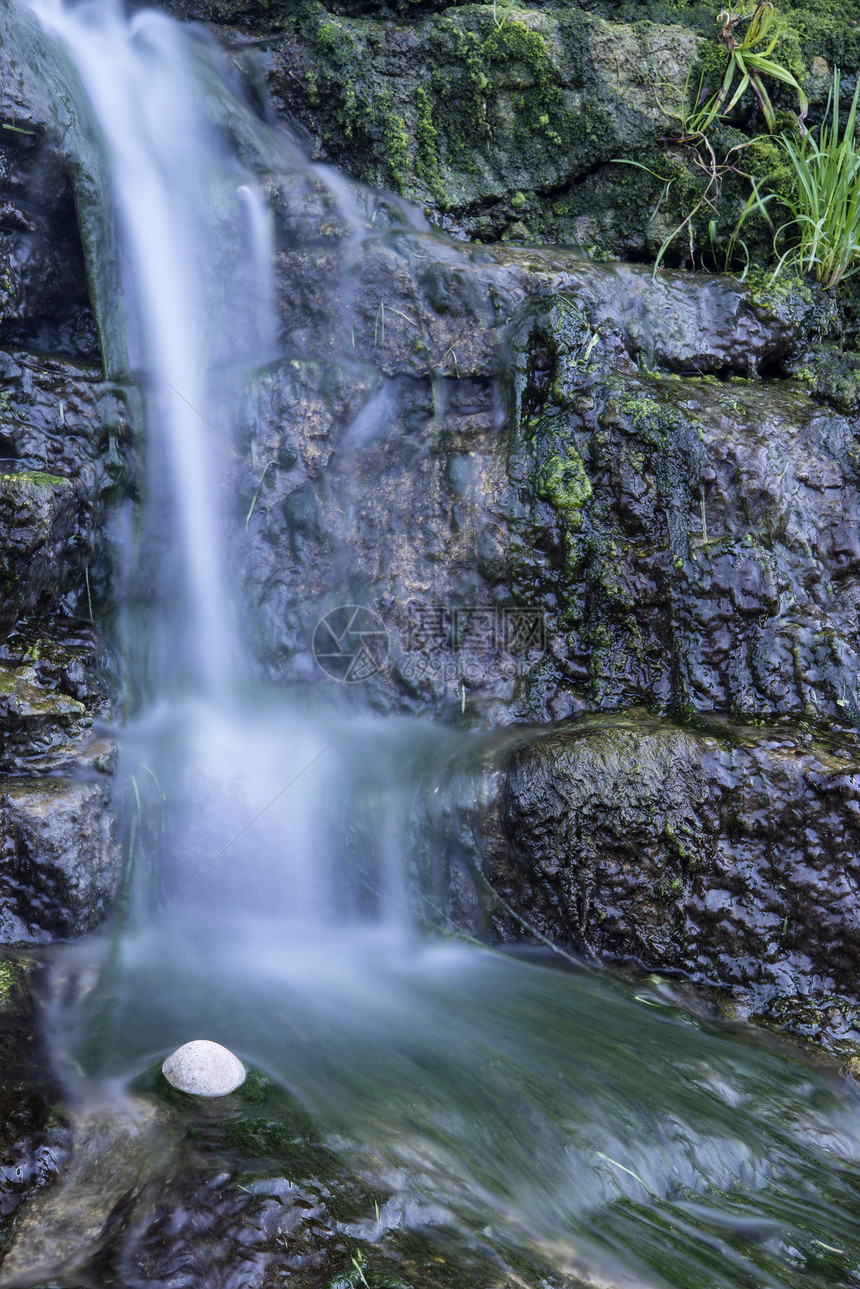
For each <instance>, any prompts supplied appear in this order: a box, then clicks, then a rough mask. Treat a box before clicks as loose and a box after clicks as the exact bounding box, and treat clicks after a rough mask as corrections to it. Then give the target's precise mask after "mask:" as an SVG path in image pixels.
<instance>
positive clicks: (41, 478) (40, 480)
mask: <svg viewBox="0 0 860 1289" xmlns="http://www.w3.org/2000/svg"><path fill="white" fill-rule="evenodd" d="M0 483H11V484H20V485H21V486H22V487H27V486H29V487H33V488H56V487H69V488H70V487H71V485H72V481H71V479H65V478H63V476H62V475H58V474H47V473H46V472H45V471H44V470H16V471H15V473H14V474H0Z"/></svg>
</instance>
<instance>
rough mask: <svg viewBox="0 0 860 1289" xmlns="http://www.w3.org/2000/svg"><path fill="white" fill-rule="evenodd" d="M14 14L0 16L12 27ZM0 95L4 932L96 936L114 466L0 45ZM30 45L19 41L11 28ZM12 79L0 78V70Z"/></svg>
mask: <svg viewBox="0 0 860 1289" xmlns="http://www.w3.org/2000/svg"><path fill="white" fill-rule="evenodd" d="M14 21H15V19H14V14H10V15H6V17H5V19H4V22H6V23H13V24H14ZM8 35H9V31H8V30H7V29H5V28H4V32H3V37H4V41H3V43H4V45H5V46H6V48H5V56H4V74H3V76H2V85H3V89H2V102H0V124H2V135H0V208H2V220H0V224H2V226H0V527H2V534H3V537H2V543H0V636H2V640H3V643H2V644H0V941H2V942H4V943H7V944H9V943H12V944H22V943H31V942H44V941H46V940H50V939H55V938H58V937H59V938H70V937H75V936H79V935H82V934H84V933H85V932H87V931H89V930H92V929H93V928H94V927H95V926H97V925H98V923H99V922H100V921H101V919H102V918H103V917H104V915H105V913H106V912H107V911H108V909H109V908H110V906H111V903H112V901H113V898H114V896H115V894H116V890H117V886H118V882H119V848H118V843H117V839H116V837H115V835H114V824H113V821H112V815H111V810H110V803H109V792H108V786H109V775H110V772H111V769H112V765H113V759H114V749H113V747H112V745H111V743H110V742H109V741H108V740H105V739H104V738H103V737H101V736H100V735H98V734H96V733H94V725H95V724H97V723H98V722H99V721H101V720H104V719H105V718H106V717H107V716H108V714H109V698H108V689H107V685H106V681H105V677H104V673H103V662H104V660H103V654H102V647H101V644H100V641H99V637H98V635H97V633H96V630H95V628H94V626H93V625H92V623H93V617H94V612H96V611H98V609H99V607H100V606H101V605H103V603H104V601H105V594H106V589H107V581H108V577H109V559H108V556H107V553H106V550H105V548H104V545H103V543H102V531H103V528H104V523H105V515H106V508H107V505H108V502H109V500H110V498H111V495H112V492H113V490H114V487H115V484H116V481H117V480H118V478H119V476H120V475H121V473H122V469H123V467H122V464H121V461H120V455H119V446H118V445H119V444H120V443H121V441H122V439H123V438H124V437H127V433H126V419H125V414H124V410H123V399H122V395H121V393H120V391H119V390H118V389H117V388H116V387H113V386H110V385H108V384H107V383H105V381H104V379H103V373H102V368H101V363H100V355H99V348H98V341H97V339H96V334H95V327H94V324H93V319H92V315H91V313H90V309H89V296H88V289H87V281H86V277H85V274H84V264H83V255H82V252H81V240H80V234H79V232H78V226H77V219H76V214H75V205H74V203H73V197H72V185H71V182H70V179H69V162H68V158H65V157H64V156H63V154H62V151H61V149H60V148H58V147H57V145H56V144H55V143H53V142H52V141H51V133H52V130H53V126H54V124H55V122H54V120H53V117H52V114H51V111H50V109H49V108H48V106H47V104H46V102H44V101H42V100H40V97H39V95H38V93H35V92H34V91H33V90H32V87H29V88H28V87H26V86H25V85H24V84H23V81H22V79H21V77H22V68H21V64H20V63H19V62H17V61H16V60H15V59H14V58H13V56H12V51H13V49H14V42H13V41H10V43H9V44H8V45H6V39H5V38H6V37H8ZM22 38H23V37H22ZM7 73H8V74H7Z"/></svg>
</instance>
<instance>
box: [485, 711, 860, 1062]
mask: <svg viewBox="0 0 860 1289" xmlns="http://www.w3.org/2000/svg"><path fill="white" fill-rule="evenodd" d="M858 793H860V747H858V743H857V739H856V736H847V735H846V736H844V737H842V738H840V737H839V736H834V735H829V736H816V735H814V734H813V733H811V732H807V733H798V732H797V731H796V730H793V729H791V728H790V727H789V728H782V729H780V728H771V729H767V728H750V727H748V726H739V725H733V724H730V723H727V722H724V721H716V720H711V721H709V722H704V723H700V724H698V725H696V726H689V727H683V726H678V725H673V724H670V723H668V722H665V721H658V720H654V719H651V718H649V717H648V716H647V715H646V714H645V713H643V712H638V713H637V712H631V713H625V714H623V715H617V716H611V717H593V716H592V717H584V718H582V719H581V720H579V721H577V722H575V723H573V724H570V725H565V726H562V727H560V728H558V729H554V730H552V731H550V732H548V733H546V734H544V735H538V736H537V737H531V738H529V739H526V740H523V744H522V745H521V746H519V747H518V748H516V749H515V750H514V751H512V752H511V753H510V754H508V756H507V757H506V758H504V760H503V765H502V771H501V779H500V786H499V790H498V810H499V814H498V819H499V822H500V826H499V827H498V828H495V829H492V830H491V832H490V838H491V840H490V842H489V851H488V859H487V875H488V877H489V879H490V881H491V883H492V885H493V887H494V889H495V890H496V891H497V893H498V894H499V895H500V896H501V897H502V898H503V899H504V900H505V901H506V902H507V903H508V905H510V906H511V907H513V908H515V909H518V910H521V911H522V910H526V911H527V916H528V919H529V921H530V922H531V923H532V925H533V926H534V927H535V928H536V929H537V930H539V931H540V932H541V933H542V934H543V935H545V936H548V937H549V938H551V939H553V940H556V941H557V942H559V943H563V944H565V945H567V946H568V947H570V948H572V949H574V950H575V951H577V952H580V953H584V954H587V955H589V956H595V957H600V958H602V959H604V960H612V961H615V962H618V963H624V964H628V965H630V964H635V965H636V966H638V967H643V968H648V969H652V968H657V969H659V970H661V971H670V972H677V973H679V974H681V975H683V976H684V977H686V978H688V979H692V980H695V981H699V982H701V983H710V984H717V985H720V986H723V987H724V988H727V989H729V990H730V991H732V992H733V993H734V996H735V997H736V999H738V1000H739V1001H740V1002H741V1003H742V1005H743V1007H744V1008H745V1009H746V1010H747V1011H748V1012H749V1011H752V1012H753V1013H755V1014H757V1015H758V1016H759V1017H761V1018H765V1019H768V1020H770V1021H772V1022H776V1023H782V1024H786V1023H788V1024H790V1025H791V1026H792V1027H793V1028H795V1029H796V1030H797V1031H798V1032H800V1033H802V1034H804V1035H806V1036H808V1037H810V1038H814V1039H816V1040H817V1041H822V1040H826V1041H828V1042H830V1043H831V1044H833V1045H835V1046H837V1047H839V1046H840V1045H843V1044H844V1045H845V1048H846V1050H849V1051H850V1050H851V1043H852V1042H853V1041H856V1036H855V1034H854V1033H853V1032H852V1026H853V1025H855V1024H860V1005H858V998H857V978H858V969H860V959H858V931H860V898H858V883H859V882H860V872H858V868H857V863H858V858H857V857H858V853H860V836H858V818H860V807H858V800H860V798H858ZM495 922H496V926H497V928H498V930H499V931H500V933H501V934H502V935H503V936H504V938H506V939H507V938H514V939H516V938H520V937H521V936H522V934H523V933H522V929H521V927H520V926H519V925H518V924H517V923H516V922H515V921H512V919H511V918H510V916H509V914H508V913H507V912H505V911H504V910H499V911H497V913H496V914H495Z"/></svg>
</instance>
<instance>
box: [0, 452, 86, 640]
mask: <svg viewBox="0 0 860 1289" xmlns="http://www.w3.org/2000/svg"><path fill="white" fill-rule="evenodd" d="M0 464H2V467H3V472H2V473H0V526H2V530H3V532H4V535H5V541H4V542H3V546H2V549H0V581H2V588H3V590H2V597H0V636H4V637H5V636H6V635H8V633H9V631H10V630H11V629H12V627H13V626H14V625H15V623H16V622H17V621H18V619H19V618H20V617H21V616H22V615H23V614H25V613H31V612H32V611H33V609H35V607H36V605H37V604H38V603H39V601H40V600H41V599H42V597H43V595H45V594H46V593H49V592H50V590H51V589H52V581H53V577H54V575H55V573H56V572H57V570H58V569H59V568H61V567H62V555H63V551H64V549H65V546H66V543H67V542H68V540H69V538H70V537H71V536H72V535H73V533H74V530H75V522H76V519H77V512H78V510H79V509H80V507H81V504H82V503H83V502H84V498H83V497H82V495H81V492H82V490H80V489H79V488H77V487H76V486H75V484H74V483H73V482H72V481H71V480H70V479H66V478H63V477H61V476H59V475H52V474H46V473H44V472H43V471H31V470H28V471H23V470H18V469H16V468H15V466H16V464H17V463H14V462H8V461H7V462H5V463H0Z"/></svg>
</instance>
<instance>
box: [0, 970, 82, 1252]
mask: <svg viewBox="0 0 860 1289" xmlns="http://www.w3.org/2000/svg"><path fill="white" fill-rule="evenodd" d="M38 974H39V963H38V962H37V961H36V959H34V958H31V957H24V956H20V957H14V956H10V955H9V954H8V951H7V954H6V956H5V958H4V960H3V961H2V962H0V1250H2V1249H4V1248H5V1247H6V1243H7V1241H8V1237H9V1233H10V1224H11V1219H12V1215H13V1214H14V1213H15V1212H16V1211H17V1210H18V1209H19V1207H20V1206H21V1204H23V1203H24V1202H25V1201H26V1200H27V1199H29V1198H30V1197H32V1196H33V1195H34V1194H36V1193H37V1192H39V1191H40V1190H42V1189H44V1188H45V1187H48V1186H50V1185H52V1184H53V1182H54V1181H55V1180H56V1178H57V1175H58V1173H59V1171H60V1169H61V1168H62V1165H63V1162H64V1160H65V1158H66V1154H67V1151H68V1134H67V1132H66V1128H65V1125H64V1124H63V1123H62V1120H61V1118H60V1117H59V1116H58V1115H57V1113H56V1111H55V1110H54V1109H53V1108H52V1107H53V1105H54V1103H55V1102H56V1098H57V1089H56V1087H55V1085H54V1082H53V1079H52V1077H51V1075H50V1070H49V1065H48V1062H47V1061H46V1057H45V1052H44V1050H43V1044H42V1040H41V1030H40V1027H39V1023H38V1020H37V1015H36V986H35V983H34V982H35V981H36V979H37V977H38Z"/></svg>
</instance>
